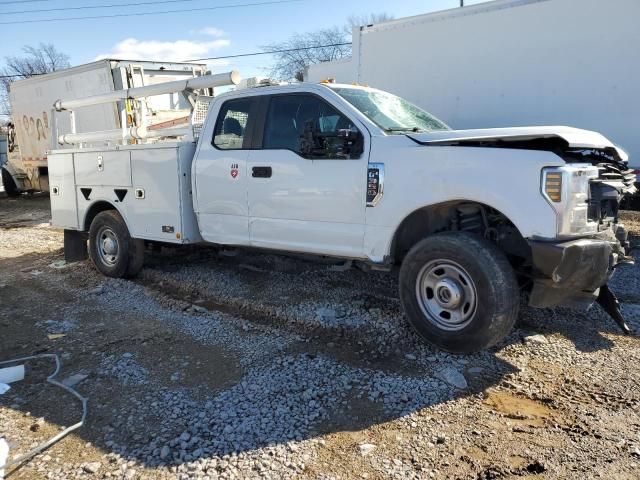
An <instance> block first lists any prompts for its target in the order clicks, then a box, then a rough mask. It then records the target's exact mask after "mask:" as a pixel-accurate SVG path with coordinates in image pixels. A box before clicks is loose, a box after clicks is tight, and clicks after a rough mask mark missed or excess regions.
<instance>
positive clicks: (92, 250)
mask: <svg viewBox="0 0 640 480" xmlns="http://www.w3.org/2000/svg"><path fill="white" fill-rule="evenodd" d="M89 256H90V257H91V261H92V262H93V264H94V265H95V266H96V268H97V269H98V270H99V271H100V272H101V273H102V274H103V275H106V276H107V277H113V278H131V277H135V276H136V275H137V274H138V272H140V270H141V269H142V264H143V262H144V241H143V240H138V239H135V238H131V235H130V234H129V229H128V228H127V225H126V223H125V222H124V220H123V219H122V217H121V216H120V214H119V213H118V212H117V211H116V210H107V211H104V212H100V213H99V214H98V215H96V217H95V218H94V219H93V221H92V222H91V227H90V228H89Z"/></svg>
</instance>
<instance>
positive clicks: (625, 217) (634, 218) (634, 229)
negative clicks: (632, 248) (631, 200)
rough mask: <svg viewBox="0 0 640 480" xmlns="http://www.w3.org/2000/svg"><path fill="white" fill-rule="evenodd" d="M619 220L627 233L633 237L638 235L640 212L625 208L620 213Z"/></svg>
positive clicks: (639, 232) (639, 235)
mask: <svg viewBox="0 0 640 480" xmlns="http://www.w3.org/2000/svg"><path fill="white" fill-rule="evenodd" d="M620 220H621V221H622V223H624V225H625V227H627V229H628V230H629V233H630V234H631V235H633V236H635V237H640V212H632V211H630V210H625V211H623V212H622V214H621V215H620Z"/></svg>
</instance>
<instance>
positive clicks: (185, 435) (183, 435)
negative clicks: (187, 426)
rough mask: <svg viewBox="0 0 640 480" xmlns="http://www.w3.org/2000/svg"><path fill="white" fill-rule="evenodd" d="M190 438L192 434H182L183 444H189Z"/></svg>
mask: <svg viewBox="0 0 640 480" xmlns="http://www.w3.org/2000/svg"><path fill="white" fill-rule="evenodd" d="M190 438H191V434H190V433H189V432H182V435H180V440H182V441H183V442H188V441H189V439H190Z"/></svg>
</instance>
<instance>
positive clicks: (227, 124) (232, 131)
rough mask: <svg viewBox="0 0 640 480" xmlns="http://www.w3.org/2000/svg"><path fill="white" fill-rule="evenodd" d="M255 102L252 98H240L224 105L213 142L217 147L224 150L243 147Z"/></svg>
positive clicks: (219, 115)
mask: <svg viewBox="0 0 640 480" xmlns="http://www.w3.org/2000/svg"><path fill="white" fill-rule="evenodd" d="M253 103H254V102H253V100H252V99H251V98H240V99H238V100H229V101H227V102H225V103H224V104H223V105H222V108H221V109H220V113H219V114H218V120H217V121H216V128H215V130H214V132H213V144H214V145H215V146H216V147H218V148H220V149H222V150H239V149H242V148H243V142H244V139H245V134H246V132H247V125H248V123H249V117H250V115H252V105H253Z"/></svg>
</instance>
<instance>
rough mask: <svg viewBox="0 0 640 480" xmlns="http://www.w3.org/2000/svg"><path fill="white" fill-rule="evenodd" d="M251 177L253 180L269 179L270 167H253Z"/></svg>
mask: <svg viewBox="0 0 640 480" xmlns="http://www.w3.org/2000/svg"><path fill="white" fill-rule="evenodd" d="M251 176H252V177H254V178H271V167H253V168H252V169H251Z"/></svg>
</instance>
